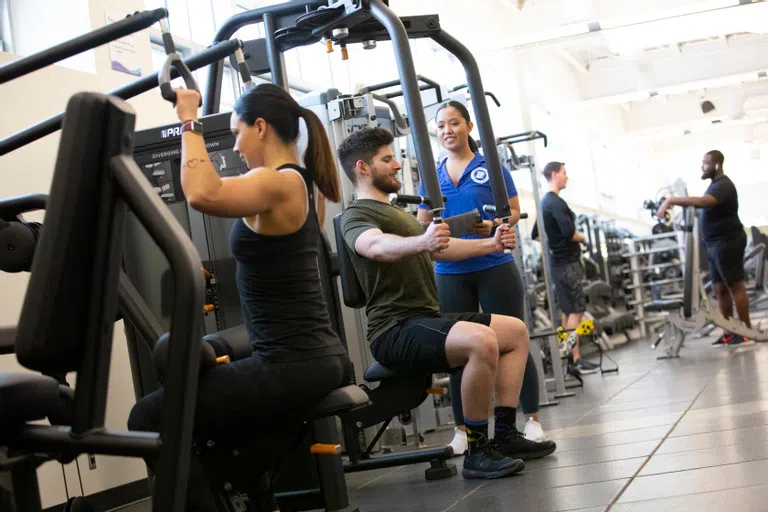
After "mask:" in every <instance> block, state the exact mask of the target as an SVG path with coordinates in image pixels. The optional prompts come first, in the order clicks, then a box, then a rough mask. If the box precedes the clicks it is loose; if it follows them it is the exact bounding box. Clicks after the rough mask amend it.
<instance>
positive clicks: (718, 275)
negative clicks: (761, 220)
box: [707, 231, 747, 283]
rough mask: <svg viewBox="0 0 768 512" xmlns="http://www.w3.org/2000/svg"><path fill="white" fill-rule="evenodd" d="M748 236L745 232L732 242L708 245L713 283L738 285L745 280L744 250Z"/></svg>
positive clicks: (725, 241) (708, 257) (726, 241)
mask: <svg viewBox="0 0 768 512" xmlns="http://www.w3.org/2000/svg"><path fill="white" fill-rule="evenodd" d="M746 247H747V234H746V233H744V232H743V231H742V232H741V233H740V234H739V235H738V236H735V237H734V238H733V239H732V240H724V241H722V242H714V243H708V244H707V259H708V260H709V273H710V275H711V277H712V282H713V283H737V282H739V281H743V280H744V249H745V248H746Z"/></svg>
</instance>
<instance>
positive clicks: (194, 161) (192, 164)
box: [184, 158, 209, 169]
mask: <svg viewBox="0 0 768 512" xmlns="http://www.w3.org/2000/svg"><path fill="white" fill-rule="evenodd" d="M206 162H209V160H206V159H205V158H190V159H189V160H187V161H186V162H185V163H184V167H189V168H190V169H196V168H197V167H200V165H201V164H204V163H206Z"/></svg>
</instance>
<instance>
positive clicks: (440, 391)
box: [427, 388, 445, 395]
mask: <svg viewBox="0 0 768 512" xmlns="http://www.w3.org/2000/svg"><path fill="white" fill-rule="evenodd" d="M427 393H429V394H430V395H444V394H445V388H427Z"/></svg>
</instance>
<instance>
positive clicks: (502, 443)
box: [492, 432, 557, 460]
mask: <svg viewBox="0 0 768 512" xmlns="http://www.w3.org/2000/svg"><path fill="white" fill-rule="evenodd" d="M492 443H493V444H495V445H496V448H498V450H499V451H500V452H501V453H503V454H504V455H506V456H507V457H512V458H513V459H521V460H531V459H540V458H542V457H546V456H547V455H551V454H552V453H553V452H554V451H555V450H556V449H557V444H556V443H555V442H554V441H547V440H545V441H541V442H536V441H531V440H530V439H526V438H525V436H523V434H521V433H520V432H515V434H514V435H513V436H510V437H508V438H506V439H504V438H499V437H498V436H497V437H495V438H494V439H493V441H492Z"/></svg>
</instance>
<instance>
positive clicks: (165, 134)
mask: <svg viewBox="0 0 768 512" xmlns="http://www.w3.org/2000/svg"><path fill="white" fill-rule="evenodd" d="M160 137H161V138H163V139H167V138H169V137H181V125H179V126H172V127H170V128H165V129H163V130H160Z"/></svg>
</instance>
